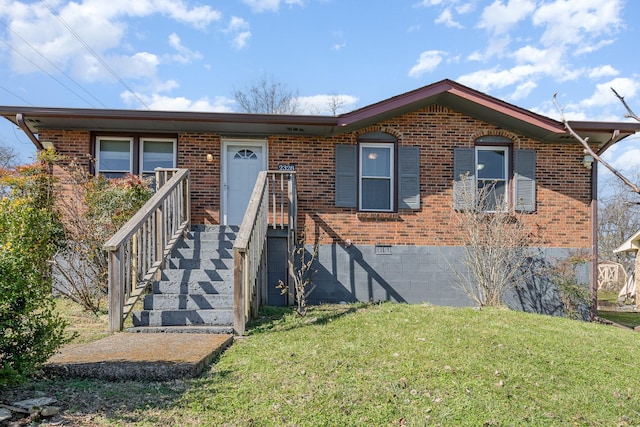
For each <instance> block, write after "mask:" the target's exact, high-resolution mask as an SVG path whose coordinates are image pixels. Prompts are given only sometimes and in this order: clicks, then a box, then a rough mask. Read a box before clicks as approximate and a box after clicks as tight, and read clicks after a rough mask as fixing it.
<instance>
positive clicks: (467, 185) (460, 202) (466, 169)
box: [453, 148, 476, 211]
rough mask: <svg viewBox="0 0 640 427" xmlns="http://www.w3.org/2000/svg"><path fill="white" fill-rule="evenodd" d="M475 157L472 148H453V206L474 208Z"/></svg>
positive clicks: (459, 208) (458, 208)
mask: <svg viewBox="0 0 640 427" xmlns="http://www.w3.org/2000/svg"><path fill="white" fill-rule="evenodd" d="M475 158H476V152H475V150H474V149H473V148H454V149H453V208H454V209H455V210H460V211H462V210H468V209H474V206H473V205H474V204H475V194H476V189H475V169H476V168H475V163H476V161H475Z"/></svg>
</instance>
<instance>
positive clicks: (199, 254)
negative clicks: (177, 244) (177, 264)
mask: <svg viewBox="0 0 640 427" xmlns="http://www.w3.org/2000/svg"><path fill="white" fill-rule="evenodd" d="M171 258H173V259H197V258H199V259H202V258H204V259H213V258H220V259H233V249H225V248H222V249H213V248H211V249H209V248H203V249H191V248H176V249H174V250H173V252H172V253H171Z"/></svg>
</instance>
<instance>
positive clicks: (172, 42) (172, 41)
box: [169, 33, 202, 65]
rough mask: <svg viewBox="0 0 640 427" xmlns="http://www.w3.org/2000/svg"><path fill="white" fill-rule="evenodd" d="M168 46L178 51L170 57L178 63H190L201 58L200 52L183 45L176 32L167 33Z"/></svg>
mask: <svg viewBox="0 0 640 427" xmlns="http://www.w3.org/2000/svg"><path fill="white" fill-rule="evenodd" d="M169 46H171V47H172V48H174V49H175V50H176V51H177V52H178V53H176V54H173V55H172V56H171V59H173V60H174V61H176V62H179V63H180V64H185V65H186V64H190V63H191V61H193V60H194V59H202V54H201V53H200V52H198V51H193V50H191V49H189V48H188V47H185V46H184V45H183V44H182V41H181V40H180V37H179V36H178V35H177V34H176V33H171V34H170V35H169Z"/></svg>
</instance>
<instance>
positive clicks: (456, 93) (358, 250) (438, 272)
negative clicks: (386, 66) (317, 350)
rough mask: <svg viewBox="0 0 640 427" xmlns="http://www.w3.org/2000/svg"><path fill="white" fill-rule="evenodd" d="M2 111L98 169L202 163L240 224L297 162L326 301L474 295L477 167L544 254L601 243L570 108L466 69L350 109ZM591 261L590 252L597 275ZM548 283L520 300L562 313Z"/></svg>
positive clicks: (204, 175) (599, 136)
mask: <svg viewBox="0 0 640 427" xmlns="http://www.w3.org/2000/svg"><path fill="white" fill-rule="evenodd" d="M0 113H1V114H2V115H3V116H4V117H5V118H7V119H8V120H10V121H12V122H15V123H16V124H18V125H20V126H21V127H22V128H23V130H24V131H25V132H26V133H27V134H28V135H29V136H30V137H31V138H32V140H33V141H34V143H35V144H36V145H39V144H45V145H48V144H52V145H53V146H54V147H55V149H56V151H57V152H59V153H60V154H63V155H65V156H67V157H68V158H77V159H80V161H81V162H83V164H84V165H85V167H86V168H87V170H90V171H91V172H92V173H102V174H104V175H106V176H118V175H121V174H123V173H125V172H132V173H151V172H152V171H153V169H154V168H155V167H158V166H161V167H177V168H188V169H189V171H190V180H191V182H190V187H191V190H190V191H191V196H190V203H191V210H190V219H191V224H192V225H196V224H211V225H216V224H228V225H239V224H240V223H241V221H242V219H243V215H244V212H245V209H246V207H247V202H248V200H249V196H250V194H251V191H252V189H253V187H254V183H255V179H256V176H257V173H258V171H260V170H278V168H280V169H290V168H295V173H296V182H297V200H298V205H297V217H298V228H297V233H298V237H304V239H305V243H306V244H307V245H310V244H313V243H318V244H319V252H318V256H317V259H316V263H315V264H316V270H317V271H316V273H315V275H314V277H313V281H314V285H315V289H314V291H313V292H312V293H311V295H310V300H311V302H315V303H317V302H339V301H354V300H361V301H370V300H371V301H378V300H393V301H402V302H409V303H418V302H423V301H426V302H430V303H433V304H439V305H453V306H457V305H468V304H469V303H470V301H469V299H468V298H467V297H466V296H465V295H464V294H463V293H461V292H460V291H459V290H458V289H457V288H456V286H455V284H454V278H453V277H452V275H451V273H450V271H448V270H449V265H451V263H455V262H456V257H458V256H459V254H460V244H461V243H460V242H461V236H460V234H459V230H456V229H455V228H453V227H452V224H453V223H454V221H452V218H453V217H454V216H455V215H458V213H457V212H456V210H455V209H454V204H455V201H454V197H453V196H454V188H455V186H456V185H460V184H461V183H460V182H456V181H459V180H460V174H464V173H465V172H468V173H469V176H470V177H471V179H473V180H475V181H476V182H477V183H478V184H481V183H482V181H483V180H491V181H492V182H493V183H494V185H495V186H496V188H497V191H500V192H501V194H503V195H504V197H506V199H507V200H509V203H510V209H512V210H513V212H514V215H515V216H516V217H517V219H518V220H519V221H523V222H525V223H526V224H527V225H528V226H530V227H531V228H532V229H535V230H537V231H536V233H538V235H537V241H538V242H540V244H539V247H538V248H537V249H538V253H539V254H540V256H541V257H543V258H547V259H550V260H551V259H560V258H562V257H565V256H566V255H567V254H568V253H569V252H570V251H572V250H587V251H592V250H593V248H594V247H595V240H594V239H595V235H594V231H593V230H594V219H595V202H594V200H595V191H596V186H595V180H596V167H595V165H593V166H594V167H591V163H590V162H588V160H589V159H585V154H584V152H583V148H582V146H581V145H580V144H579V143H577V142H576V141H575V140H574V139H573V138H572V137H571V136H570V135H569V134H568V133H567V132H566V131H565V129H564V127H563V124H562V123H561V122H558V121H556V120H552V119H550V118H547V117H544V116H541V115H539V114H535V113H533V112H531V111H528V110H525V109H522V108H519V107H517V106H515V105H512V104H509V103H506V102H503V101H501V100H499V99H496V98H493V97H491V96H488V95H486V94H483V93H481V92H478V91H476V90H473V89H471V88H468V87H465V86H463V85H460V84H458V83H456V82H453V81H450V80H443V81H440V82H437V83H434V84H431V85H428V86H425V87H422V88H420V89H417V90H414V91H411V92H407V93H404V94H401V95H398V96H395V97H393V98H390V99H387V100H384V101H381V102H378V103H376V104H373V105H369V106H366V107H364V108H361V109H358V110H356V111H353V112H350V113H346V114H342V115H339V116H335V117H334V116H331V117H329V116H300V115H261V114H239V113H194V112H164V111H162V112H161V111H124V110H94V109H71V108H35V107H0ZM571 124H572V127H573V128H574V129H575V130H577V131H578V132H579V133H580V134H581V135H583V136H588V137H589V141H590V143H591V144H593V145H594V147H604V148H606V147H607V146H608V145H609V144H611V143H612V142H615V140H619V139H621V138H624V137H627V136H629V135H631V134H633V133H635V132H636V131H638V130H640V126H639V125H638V124H634V123H604V122H572V123H571ZM36 135H37V136H36ZM616 138H617V139H616ZM89 156H90V157H91V158H94V159H95V162H91V161H89ZM485 165H486V166H487V167H486V168H484V166H485ZM475 171H478V173H475ZM474 185H475V184H474ZM276 237H277V236H275V235H273V239H272V240H270V243H269V246H268V249H267V256H268V259H269V262H268V263H267V264H268V265H269V274H268V280H267V285H266V286H267V288H268V291H267V293H268V297H266V302H268V303H270V304H280V303H283V301H282V300H280V298H283V297H281V296H280V295H279V293H278V292H275V291H273V288H274V287H275V284H277V282H278V278H279V277H280V276H279V275H282V274H286V272H285V273H283V271H281V270H282V267H281V265H283V264H284V262H282V263H280V264H279V261H278V260H279V259H280V258H279V257H281V258H282V253H281V251H282V249H276V248H277V247H278V244H277V240H275V239H276ZM272 241H273V242H275V243H273V244H272ZM279 251H280V252H279ZM285 258H286V257H285ZM277 264H279V265H280V267H278V265H277ZM590 275H591V276H593V274H592V270H591V269H589V268H587V267H585V268H584V270H582V271H581V280H583V281H585V282H588V281H589V276H590ZM547 285H548V283H547V284H541V283H532V284H531V287H530V289H526V290H518V291H516V292H515V293H514V295H511V297H510V298H509V304H510V305H512V306H514V307H517V308H521V309H525V310H531V311H539V312H548V313H553V312H555V310H556V309H557V304H556V303H554V302H553V301H554V296H553V292H552V291H550V290H549V289H548V286H547ZM263 298H264V297H263ZM263 301H264V299H263Z"/></svg>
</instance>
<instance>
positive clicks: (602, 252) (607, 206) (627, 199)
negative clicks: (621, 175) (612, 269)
mask: <svg viewBox="0 0 640 427" xmlns="http://www.w3.org/2000/svg"><path fill="white" fill-rule="evenodd" d="M631 176H632V179H633V180H634V181H636V182H639V181H640V170H636V171H635V172H633V173H631ZM603 187H606V188H608V189H609V191H608V192H607V193H606V194H605V195H603V196H601V197H600V200H599V201H598V255H599V257H600V261H602V260H608V261H615V262H618V263H620V264H622V265H623V266H624V268H625V270H626V271H627V272H628V273H631V272H632V271H633V258H634V256H633V254H632V253H629V252H622V253H615V254H614V253H613V251H614V249H616V248H617V247H618V246H620V244H621V243H622V242H624V241H625V240H626V239H628V238H629V236H631V235H633V233H635V232H636V231H638V230H640V196H639V195H638V194H637V193H634V192H633V191H630V190H629V187H627V186H626V185H625V184H624V183H623V182H622V181H620V180H619V179H617V178H615V177H610V178H609V179H608V180H607V184H606V185H605V186H603Z"/></svg>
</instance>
